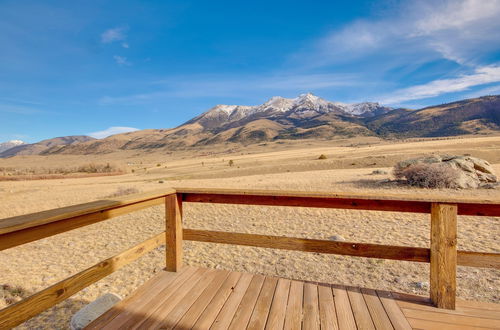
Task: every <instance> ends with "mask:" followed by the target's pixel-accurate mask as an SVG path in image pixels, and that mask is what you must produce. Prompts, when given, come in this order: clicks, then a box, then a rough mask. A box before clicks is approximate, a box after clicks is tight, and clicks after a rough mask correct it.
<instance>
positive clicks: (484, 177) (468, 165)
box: [395, 155, 497, 189]
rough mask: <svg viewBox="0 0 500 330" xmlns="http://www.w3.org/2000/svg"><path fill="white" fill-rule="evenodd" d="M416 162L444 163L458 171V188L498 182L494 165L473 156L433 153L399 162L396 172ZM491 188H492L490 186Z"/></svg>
mask: <svg viewBox="0 0 500 330" xmlns="http://www.w3.org/2000/svg"><path fill="white" fill-rule="evenodd" d="M416 164H442V165H444V166H449V167H451V168H453V169H455V170H456V171H457V176H456V179H455V182H454V186H455V187H457V188H479V187H485V188H489V186H491V185H492V184H493V183H496V182H497V177H496V175H495V172H494V170H493V167H492V166H491V165H490V163H488V162H487V161H486V160H484V159H480V158H476V157H471V156H449V155H441V156H438V155H433V156H430V157H421V158H414V159H409V160H405V161H402V162H399V163H398V164H397V165H396V167H395V174H396V176H397V173H398V172H403V171H404V170H405V169H407V168H409V167H410V166H412V165H416ZM490 189H491V188H490Z"/></svg>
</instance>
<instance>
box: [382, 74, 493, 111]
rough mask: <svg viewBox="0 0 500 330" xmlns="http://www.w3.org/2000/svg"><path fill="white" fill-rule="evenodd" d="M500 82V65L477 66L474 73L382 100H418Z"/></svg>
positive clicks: (394, 93)
mask: <svg viewBox="0 0 500 330" xmlns="http://www.w3.org/2000/svg"><path fill="white" fill-rule="evenodd" d="M495 82H500V67H499V66H486V67H480V68H477V69H476V70H475V71H474V73H472V74H468V75H461V76H459V77H456V78H450V79H438V80H434V81H431V82H428V83H426V84H422V85H417V86H412V87H408V88H403V89H400V90H397V91H395V92H393V93H391V95H389V96H386V97H384V98H382V99H381V100H380V102H381V103H383V104H398V103H401V102H404V101H410V100H418V99H424V98H429V97H434V96H438V95H441V94H445V93H452V92H460V91H464V90H468V89H469V88H471V87H474V86H480V85H485V84H491V83H495Z"/></svg>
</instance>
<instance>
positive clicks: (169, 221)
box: [165, 194, 182, 272]
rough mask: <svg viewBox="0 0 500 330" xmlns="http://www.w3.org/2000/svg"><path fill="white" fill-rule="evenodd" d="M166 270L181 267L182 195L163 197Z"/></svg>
mask: <svg viewBox="0 0 500 330" xmlns="http://www.w3.org/2000/svg"><path fill="white" fill-rule="evenodd" d="M165 220H166V224H165V235H166V243H165V248H166V264H167V267H166V270H167V271H169V272H176V271H178V270H179V269H180V268H181V267H182V194H172V195H168V196H166V197H165Z"/></svg>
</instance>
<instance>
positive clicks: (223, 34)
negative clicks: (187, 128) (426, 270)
mask: <svg viewBox="0 0 500 330" xmlns="http://www.w3.org/2000/svg"><path fill="white" fill-rule="evenodd" d="M499 17H500V0H452V1H451V0H450V1H437V0H434V1H430V0H429V1H426V0H422V1H394V0H392V1H389V0H388V1H312V0H311V1H145V0H143V1H126V0H121V1H105V0H101V1H90V0H89V1H55V0H54V1H50V0H49V1H43V2H42V1H24V0H15V1H14V0H0V141H4V140H10V139H23V140H25V141H28V142H36V141H38V140H41V139H45V138H51V137H55V136H65V135H80V134H93V135H94V136H97V137H102V136H105V135H107V134H110V133H116V132H121V131H123V130H127V128H137V129H145V128H170V127H175V126H177V125H179V124H181V123H183V122H185V121H187V120H188V119H190V118H192V117H194V116H195V115H197V114H199V113H201V112H203V111H205V110H207V109H208V108H210V107H212V106H214V105H216V104H244V105H254V104H260V103H263V102H265V101H266V100H267V99H268V98H270V97H272V96H275V95H280V96H284V97H295V96H297V95H298V94H300V93H304V92H313V93H314V94H316V95H318V96H321V97H324V98H326V99H328V100H331V101H340V102H362V101H378V102H381V103H383V104H387V105H391V106H405V107H410V108H420V107H423V106H426V105H432V104H439V103H444V102H450V101H454V100H459V99H462V98H469V97H475V96H481V95H486V94H500V33H499V32H500V19H499Z"/></svg>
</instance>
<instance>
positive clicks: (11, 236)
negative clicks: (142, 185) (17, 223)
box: [0, 197, 165, 251]
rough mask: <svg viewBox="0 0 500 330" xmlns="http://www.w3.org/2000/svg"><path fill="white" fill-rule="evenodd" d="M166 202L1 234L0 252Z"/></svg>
mask: <svg viewBox="0 0 500 330" xmlns="http://www.w3.org/2000/svg"><path fill="white" fill-rule="evenodd" d="M164 200H165V198H164V197H158V198H155V199H149V200H146V201H142V202H136V203H133V204H128V205H123V206H120V207H115V208H113V209H109V210H101V211H95V212H92V213H86V214H83V215H79V216H75V217H72V218H67V219H64V220H59V221H55V222H50V223H46V224H42V225H39V226H35V227H31V228H25V229H20V230H17V231H13V232H10V233H6V234H1V235H0V251H2V250H5V249H9V248H12V247H15V246H18V245H22V244H26V243H29V242H33V241H37V240H39V239H42V238H45V237H49V236H53V235H57V234H60V233H63V232H66V231H70V230H73V229H76V228H80V227H84V226H88V225H91V224H93V223H97V222H100V221H104V220H107V219H111V218H114V217H117V216H120V215H123V214H127V213H130V212H134V211H139V210H142V209H145V208H148V207H151V206H154V205H159V204H163V203H164Z"/></svg>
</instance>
